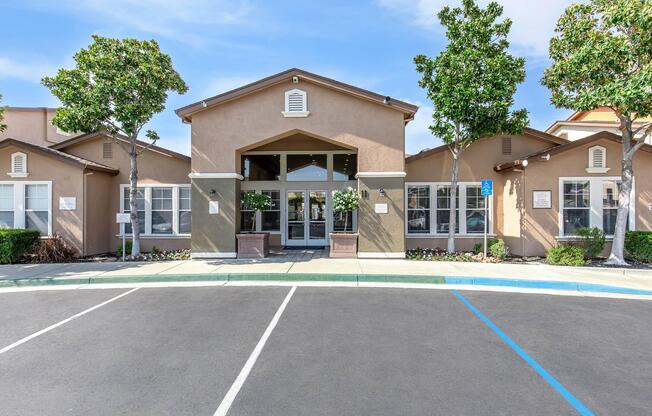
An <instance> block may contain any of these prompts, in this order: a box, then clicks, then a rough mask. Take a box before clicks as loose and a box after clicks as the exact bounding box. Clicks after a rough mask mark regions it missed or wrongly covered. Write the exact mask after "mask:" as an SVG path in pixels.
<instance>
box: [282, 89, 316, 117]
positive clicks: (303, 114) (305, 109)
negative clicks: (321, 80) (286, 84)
mask: <svg viewBox="0 0 652 416" xmlns="http://www.w3.org/2000/svg"><path fill="white" fill-rule="evenodd" d="M294 94H299V95H301V98H302V99H303V102H302V106H301V111H290V95H294ZM281 114H283V117H308V115H310V111H308V94H306V92H305V91H303V90H300V89H298V88H294V89H291V90H289V91H285V110H284V111H282V112H281Z"/></svg>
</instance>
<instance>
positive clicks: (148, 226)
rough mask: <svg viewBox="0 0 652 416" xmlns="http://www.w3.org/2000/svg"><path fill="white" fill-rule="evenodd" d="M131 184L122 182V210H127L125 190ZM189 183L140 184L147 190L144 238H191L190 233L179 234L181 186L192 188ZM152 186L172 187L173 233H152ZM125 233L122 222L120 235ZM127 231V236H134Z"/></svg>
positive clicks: (142, 236)
mask: <svg viewBox="0 0 652 416" xmlns="http://www.w3.org/2000/svg"><path fill="white" fill-rule="evenodd" d="M129 186H130V185H129V184H124V183H123V184H120V204H119V205H120V206H119V209H120V212H125V205H124V202H125V200H124V192H125V189H128V188H129ZM191 186H192V185H191V184H189V183H161V184H158V183H157V184H149V183H148V184H139V185H138V188H141V189H143V190H144V191H145V195H144V198H145V232H144V233H141V234H140V237H141V238H143V239H169V238H189V237H190V233H183V234H179V233H178V231H179V212H178V208H179V188H190V187H191ZM152 188H172V233H170V234H153V233H152ZM124 233H125V224H120V227H119V231H118V235H117V236H118V237H122V234H124ZM132 235H133V234H131V233H126V234H125V236H127V237H129V236H132Z"/></svg>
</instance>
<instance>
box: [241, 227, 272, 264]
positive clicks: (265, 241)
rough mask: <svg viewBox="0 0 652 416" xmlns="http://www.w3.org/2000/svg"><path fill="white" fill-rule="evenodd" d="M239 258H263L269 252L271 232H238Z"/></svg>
mask: <svg viewBox="0 0 652 416" xmlns="http://www.w3.org/2000/svg"><path fill="white" fill-rule="evenodd" d="M236 238H237V239H238V258H239V259H262V258H264V257H267V255H268V254H269V233H247V234H237V235H236Z"/></svg>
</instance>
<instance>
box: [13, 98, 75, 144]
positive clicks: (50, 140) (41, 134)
mask: <svg viewBox="0 0 652 416" xmlns="http://www.w3.org/2000/svg"><path fill="white" fill-rule="evenodd" d="M55 111H56V109H55V108H48V107H36V108H34V107H6V109H5V114H4V117H5V121H4V122H5V124H6V125H7V128H6V129H5V130H4V131H0V140H4V139H8V138H12V139H16V140H21V141H24V142H27V143H32V144H38V145H41V146H50V145H52V144H55V143H59V142H62V141H64V140H68V139H70V138H71V137H75V136H77V135H78V134H76V133H67V132H63V131H61V130H59V129H57V128H56V127H55V126H54V125H53V124H52V118H53V117H54V114H55Z"/></svg>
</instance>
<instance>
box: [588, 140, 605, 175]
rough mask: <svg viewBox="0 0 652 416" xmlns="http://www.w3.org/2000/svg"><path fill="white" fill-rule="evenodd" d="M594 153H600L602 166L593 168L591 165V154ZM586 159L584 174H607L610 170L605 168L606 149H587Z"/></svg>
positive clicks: (594, 147) (597, 147)
mask: <svg viewBox="0 0 652 416" xmlns="http://www.w3.org/2000/svg"><path fill="white" fill-rule="evenodd" d="M596 151H600V152H602V166H595V165H594V164H593V161H594V159H593V153H595V152H596ZM588 158H589V163H588V165H587V166H588V168H586V173H607V172H609V170H610V168H608V167H607V149H606V148H605V147H603V146H592V147H590V148H589V151H588Z"/></svg>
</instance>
